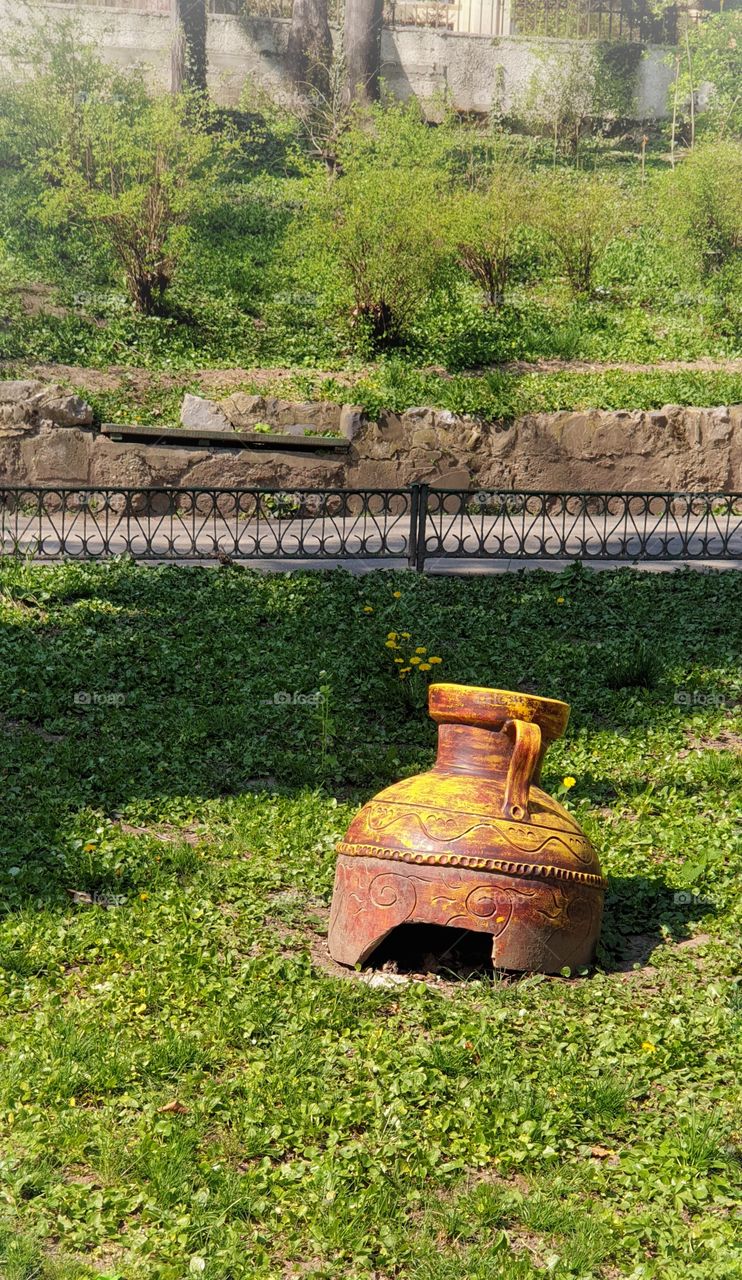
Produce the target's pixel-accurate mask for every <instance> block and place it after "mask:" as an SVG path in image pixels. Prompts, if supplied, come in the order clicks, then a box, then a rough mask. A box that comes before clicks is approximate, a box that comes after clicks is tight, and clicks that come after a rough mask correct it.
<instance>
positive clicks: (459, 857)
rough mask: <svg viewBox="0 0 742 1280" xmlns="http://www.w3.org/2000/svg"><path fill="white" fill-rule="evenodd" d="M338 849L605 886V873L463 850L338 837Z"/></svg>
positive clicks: (359, 854)
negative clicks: (388, 844)
mask: <svg viewBox="0 0 742 1280" xmlns="http://www.w3.org/2000/svg"><path fill="white" fill-rule="evenodd" d="M335 847H336V849H337V852H338V853H342V854H345V855H346V857H350V858H383V859H386V860H387V861H389V862H412V863H415V864H416V865H417V866H436V867H468V868H471V869H472V870H473V871H498V872H501V873H502V874H503V875H511V876H525V877H526V878H530V877H531V876H545V877H547V878H552V879H555V880H574V881H577V882H578V883H579V884H585V885H590V886H592V887H594V888H596V889H606V888H607V887H608V881H607V880H606V879H605V877H604V876H596V875H593V874H592V872H589V871H574V870H573V869H572V868H571V867H554V866H549V865H548V864H546V863H533V862H510V861H508V860H507V859H504V858H478V857H474V856H471V855H468V854H465V853H413V852H410V851H408V850H404V849H385V848H381V847H379V846H377V845H369V844H349V843H348V842H347V841H345V840H341V841H340V843H339V844H337V845H336V846H335Z"/></svg>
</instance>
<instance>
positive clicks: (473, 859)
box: [329, 684, 606, 973]
mask: <svg viewBox="0 0 742 1280" xmlns="http://www.w3.org/2000/svg"><path fill="white" fill-rule="evenodd" d="M429 710H430V715H431V716H432V718H433V720H435V721H436V722H437V724H438V726H439V727H438V755H437V759H436V762H435V764H434V766H433V768H432V769H430V770H428V772H426V773H421V774H419V775H417V776H416V777H413V778H405V779H403V780H402V781H401V782H395V783H394V785H393V786H391V787H387V788H386V790H384V791H381V792H379V794H378V795H377V796H375V797H374V798H373V800H370V801H369V803H368V804H366V805H364V807H363V808H362V809H361V811H360V813H359V814H358V815H357V816H356V817H355V818H354V820H353V822H352V823H351V824H350V827H349V828H348V831H347V833H346V836H345V839H344V840H343V841H341V843H340V844H339V845H338V855H339V856H338V861H337V869H336V874H335V889H334V893H333V900H332V912H331V916H330V933H329V947H330V954H331V955H332V956H333V958H334V959H335V960H337V961H339V962H340V963H341V964H347V965H356V964H359V963H363V962H364V961H365V960H367V959H368V957H369V956H370V955H371V953H372V952H373V951H374V949H375V948H376V947H377V946H378V945H379V943H380V942H382V941H383V939H384V938H385V937H387V935H388V934H389V933H390V932H391V930H392V929H394V928H396V927H397V926H398V925H400V924H412V923H425V924H438V925H448V926H450V927H451V928H453V929H459V930H462V929H474V930H479V931H481V932H485V933H490V934H492V958H493V963H494V965H495V966H496V967H497V968H501V969H520V970H533V971H538V972H542V973H558V972H559V971H560V970H561V969H563V968H564V967H565V966H569V967H570V968H571V969H575V968H579V967H581V966H583V965H588V964H590V962H591V960H592V958H593V953H594V950H595V944H596V942H597V938H598V934H599V931H600V922H601V916H602V910H603V899H604V895H605V887H606V882H605V880H604V879H603V877H602V875H601V872H600V867H599V865H598V860H597V857H596V855H595V852H594V850H593V848H592V846H591V845H590V843H589V842H588V840H587V839H586V837H585V835H584V833H583V832H582V831H581V830H580V827H579V826H578V825H577V823H576V822H575V820H574V818H573V817H572V816H571V815H570V814H569V813H568V812H567V811H566V809H564V808H563V806H562V805H561V804H559V803H558V802H557V801H556V800H553V799H552V798H551V796H548V795H547V794H546V792H545V791H542V789H541V787H540V786H539V780H540V773H541V762H542V760H543V757H544V753H545V751H546V749H547V747H548V746H549V743H550V742H553V741H554V740H555V739H556V738H558V737H560V736H561V734H562V733H563V732H564V729H565V727H566V724H567V720H568V718H569V707H568V706H567V704H566V703H564V702H557V701H555V700H554V699H553V698H537V697H534V696H532V695H530V694H523V693H508V692H506V691H504V690H502V689H480V688H473V687H469V686H466V685H456V684H434V685H431V687H430V691H429Z"/></svg>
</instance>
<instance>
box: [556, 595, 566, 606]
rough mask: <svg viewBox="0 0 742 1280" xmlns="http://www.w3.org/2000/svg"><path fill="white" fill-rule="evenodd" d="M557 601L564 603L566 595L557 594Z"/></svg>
mask: <svg viewBox="0 0 742 1280" xmlns="http://www.w3.org/2000/svg"><path fill="white" fill-rule="evenodd" d="M556 602H557V604H564V596H557V599H556Z"/></svg>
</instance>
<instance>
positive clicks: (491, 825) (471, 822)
mask: <svg viewBox="0 0 742 1280" xmlns="http://www.w3.org/2000/svg"><path fill="white" fill-rule="evenodd" d="M364 817H365V821H366V823H367V824H368V826H369V828H370V829H371V830H372V831H386V830H387V829H388V828H389V827H393V826H395V825H396V824H397V823H399V822H402V821H407V822H409V821H412V820H414V821H415V822H416V823H417V825H418V826H419V827H420V828H421V830H422V832H423V834H424V835H425V836H427V837H428V839H429V840H437V841H439V842H440V843H443V844H446V843H449V842H451V841H453V840H460V839H461V838H462V836H467V835H470V834H471V832H473V831H490V832H492V834H493V835H494V837H495V838H498V837H499V838H500V839H504V840H505V841H507V843H508V844H510V845H512V846H513V848H515V849H519V850H521V852H523V853H539V852H540V851H541V850H542V849H544V848H546V847H547V846H551V847H554V846H556V847H557V848H560V847H561V851H562V852H564V853H565V854H567V856H571V857H573V858H576V859H577V861H578V862H582V863H587V864H589V863H591V862H592V860H593V856H594V855H593V850H592V847H591V846H590V844H589V842H588V841H587V840H586V839H585V837H584V836H581V835H577V834H572V833H571V832H568V831H564V830H554V829H551V828H543V827H538V826H535V825H533V824H528V825H526V824H523V823H518V822H507V821H502V822H498V821H495V820H493V819H491V818H478V817H476V816H475V815H473V814H472V815H471V816H469V815H467V814H457V815H447V814H444V813H441V812H440V811H436V810H432V809H427V810H423V811H420V810H418V809H416V808H413V807H412V806H409V807H408V806H407V805H401V804H378V803H375V802H373V801H372V802H371V804H369V806H368V808H367V810H366V813H365V815H364Z"/></svg>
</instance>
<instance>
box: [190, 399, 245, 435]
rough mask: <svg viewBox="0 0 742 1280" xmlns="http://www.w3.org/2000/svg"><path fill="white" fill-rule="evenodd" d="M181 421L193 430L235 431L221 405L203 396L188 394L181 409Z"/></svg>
mask: <svg viewBox="0 0 742 1280" xmlns="http://www.w3.org/2000/svg"><path fill="white" fill-rule="evenodd" d="M180 421H181V423H182V425H183V426H184V427H189V428H190V429H191V430H192V431H234V426H233V424H232V423H231V422H230V420H229V418H228V417H227V416H226V414H225V413H223V412H222V409H221V408H220V407H219V405H217V404H215V403H214V401H213V400H204V399H203V397H202V396H194V395H186V396H184V397H183V405H182V407H181V410H180Z"/></svg>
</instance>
